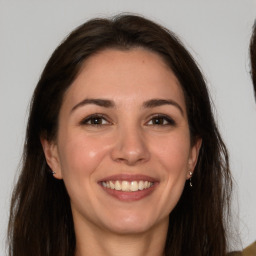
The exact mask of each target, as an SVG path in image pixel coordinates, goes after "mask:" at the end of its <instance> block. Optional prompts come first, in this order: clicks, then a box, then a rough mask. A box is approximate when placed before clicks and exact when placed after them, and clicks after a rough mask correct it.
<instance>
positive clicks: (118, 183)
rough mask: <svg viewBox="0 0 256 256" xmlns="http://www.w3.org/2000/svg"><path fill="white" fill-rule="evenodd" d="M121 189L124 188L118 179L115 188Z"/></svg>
mask: <svg viewBox="0 0 256 256" xmlns="http://www.w3.org/2000/svg"><path fill="white" fill-rule="evenodd" d="M107 183H108V182H107ZM121 189H122V186H121V184H120V182H119V181H116V183H115V190H121Z"/></svg>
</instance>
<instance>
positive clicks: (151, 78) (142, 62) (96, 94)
mask: <svg viewBox="0 0 256 256" xmlns="http://www.w3.org/2000/svg"><path fill="white" fill-rule="evenodd" d="M86 97H87V98H91V97H93V98H111V99H112V100H113V99H114V100H117V101H118V100H119V101H120V102H128V101H129V100H132V101H136V100H137V101H143V100H148V99H149V98H171V99H175V100H177V101H179V102H180V104H183V105H184V104H185V103H184V96H183V92H182V89H181V86H180V83H179V81H178V79H177V78H176V76H175V75H174V73H173V72H172V70H171V69H170V68H169V67H168V66H167V64H166V62H165V61H164V60H163V58H162V57H161V56H160V55H158V54H157V53H154V52H152V51H149V50H146V49H143V48H133V49H130V50H118V49H106V50H103V51H101V52H99V53H97V54H95V55H93V56H91V57H89V58H88V59H87V60H86V61H85V63H84V65H83V67H82V68H81V70H80V72H79V75H78V76H77V78H76V79H75V81H74V82H73V83H72V85H71V86H70V88H69V89H68V91H67V93H66V95H65V98H64V101H65V100H68V101H69V102H70V101H71V102H73V103H76V102H78V101H80V100H83V99H84V98H86Z"/></svg>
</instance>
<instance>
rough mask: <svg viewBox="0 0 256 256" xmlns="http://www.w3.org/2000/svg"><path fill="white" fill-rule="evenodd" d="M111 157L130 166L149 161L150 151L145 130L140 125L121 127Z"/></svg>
mask: <svg viewBox="0 0 256 256" xmlns="http://www.w3.org/2000/svg"><path fill="white" fill-rule="evenodd" d="M111 157H112V159H113V161H115V162H121V163H124V164H126V165H130V166H133V165H137V164H140V163H143V162H147V161H148V160H149V158H150V152H149V149H148V146H147V141H146V138H145V136H143V131H141V130H140V129H139V128H138V127H133V128H132V127H125V128H124V129H119V131H118V134H117V137H116V143H115V146H114V147H113V150H112V152H111Z"/></svg>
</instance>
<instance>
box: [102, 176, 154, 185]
mask: <svg viewBox="0 0 256 256" xmlns="http://www.w3.org/2000/svg"><path fill="white" fill-rule="evenodd" d="M116 180H118V181H124V180H125V181H140V180H142V181H150V182H154V183H155V182H157V181H158V180H157V179H156V178H153V177H150V176H147V175H143V174H116V175H111V176H108V177H105V178H103V179H101V180H99V182H103V181H116Z"/></svg>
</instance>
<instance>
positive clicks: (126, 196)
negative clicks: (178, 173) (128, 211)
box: [101, 183, 156, 202]
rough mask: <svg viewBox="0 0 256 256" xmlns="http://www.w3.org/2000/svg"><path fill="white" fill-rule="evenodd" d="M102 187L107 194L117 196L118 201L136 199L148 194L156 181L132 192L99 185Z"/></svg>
mask: <svg viewBox="0 0 256 256" xmlns="http://www.w3.org/2000/svg"><path fill="white" fill-rule="evenodd" d="M101 187H102V189H103V190H104V191H106V192H107V193H108V194H109V195H111V196H113V197H115V198H117V199H118V200H120V201H127V202H129V201H138V200H141V199H143V198H145V197H147V196H149V195H150V194H151V193H152V192H153V191H154V190H155V188H156V183H154V184H153V185H152V186H151V187H150V188H147V189H143V190H138V191H133V192H126V191H121V190H115V189H110V188H105V187H103V186H102V185H101Z"/></svg>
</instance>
